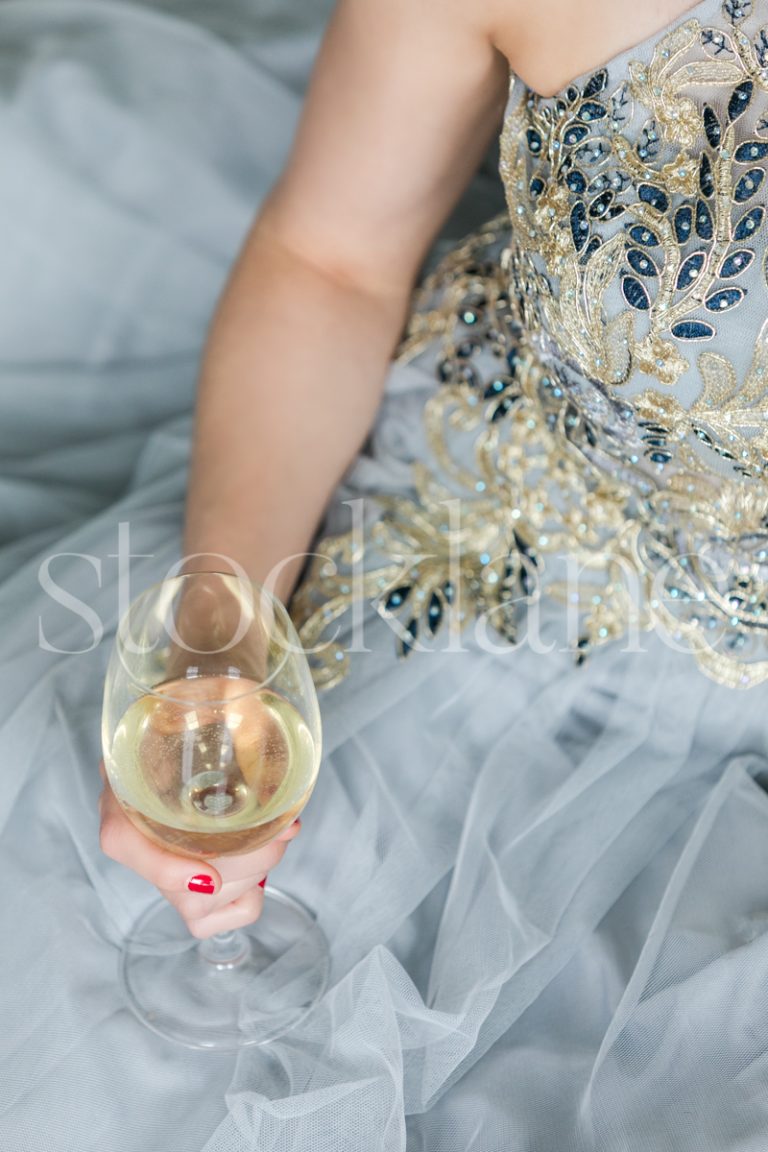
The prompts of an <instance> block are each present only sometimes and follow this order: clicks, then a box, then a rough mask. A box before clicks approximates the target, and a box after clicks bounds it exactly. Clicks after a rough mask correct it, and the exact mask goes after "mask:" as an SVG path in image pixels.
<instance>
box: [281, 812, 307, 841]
mask: <svg viewBox="0 0 768 1152" xmlns="http://www.w3.org/2000/svg"><path fill="white" fill-rule="evenodd" d="M299 832H301V819H300V818H299V817H298V816H297V817H296V819H295V820H294V822H293V824H289V825H288V827H287V828H286V829H285V831H284V832H281V833H280V835H279V836H275V840H277V841H280V840H285V841H286V842H287V843H290V841H291V840H295V839H296V837H297V836H298V834H299Z"/></svg>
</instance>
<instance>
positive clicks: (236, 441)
mask: <svg viewBox="0 0 768 1152" xmlns="http://www.w3.org/2000/svg"><path fill="white" fill-rule="evenodd" d="M693 7H694V4H693V3H692V0H643V2H642V3H641V4H638V3H637V0H537V2H536V3H535V4H532V3H530V2H529V0H474V2H473V3H470V4H468V3H467V2H466V0H340V2H339V3H338V5H337V8H336V11H335V13H334V16H333V18H332V20H331V23H330V26H329V28H328V32H327V35H326V37H325V41H324V44H323V47H322V50H321V53H320V57H319V60H318V64H317V67H316V69H315V73H314V76H313V79H312V83H311V86H310V90H309V94H308V98H307V101H306V104H305V108H304V113H303V118H302V123H301V126H300V129H299V133H298V137H297V140H296V143H295V146H294V150H293V153H292V156H291V159H290V161H289V163H288V165H287V167H286V169H285V171H284V173H283V175H282V177H281V178H280V180H279V181H278V183H277V185H276V187H275V188H274V189H273V191H272V193H271V194H270V196H269V197H268V199H267V201H266V203H265V204H264V205H263V206H262V209H261V211H260V212H259V215H258V216H257V218H256V220H255V222H254V224H253V227H252V228H251V231H250V233H249V235H248V237H247V239H246V242H245V244H244V247H243V249H242V251H241V253H240V256H239V258H238V260H237V262H236V264H235V267H234V269H233V271H232V274H231V277H230V280H229V283H228V285H227V288H226V290H225V292H224V294H223V296H222V299H221V301H220V304H219V307H218V309H217V312H216V315H215V317H214V321H213V324H212V327H211V331H210V334H209V339H208V343H207V350H206V355H205V358H204V363H203V369H202V375H201V381H200V389H199V398H198V406H197V422H196V435H195V442H194V452H193V466H192V473H191V480H190V486H189V495H188V504H187V516H186V531H185V541H184V543H185V553H186V555H188V556H189V555H191V554H193V553H204V554H211V553H217V554H223V555H225V556H228V557H231V558H232V559H234V560H235V561H237V563H238V564H240V565H241V566H242V567H243V568H244V569H245V570H246V571H247V572H248V573H249V575H250V576H251V577H252V578H253V579H254V580H257V581H259V582H268V583H270V585H271V586H272V588H273V589H274V590H275V592H276V593H277V595H278V596H280V597H281V598H282V599H284V600H287V599H288V598H289V597H290V594H291V591H292V589H293V586H294V584H295V582H296V579H297V577H298V574H299V571H300V569H301V565H302V559H301V557H302V556H303V555H304V554H305V553H306V552H307V550H308V548H309V545H310V541H311V539H312V537H313V535H314V533H315V531H316V528H317V525H318V523H319V521H320V519H321V517H322V514H323V511H324V509H325V507H326V505H327V504H328V501H329V500H330V498H331V495H332V493H333V491H334V489H335V487H336V485H337V483H338V482H339V480H340V479H341V477H342V475H343V473H344V471H345V469H346V468H347V467H348V465H349V464H350V463H351V461H352V460H353V459H354V457H355V455H356V453H357V452H358V450H359V448H360V447H361V445H362V443H363V441H364V439H365V436H366V434H367V432H368V430H369V428H370V427H371V425H372V423H373V420H374V418H375V415H376V410H377V408H378V405H379V402H380V399H381V394H382V388H383V384H384V380H385V376H386V372H387V367H388V365H389V362H390V359H391V356H392V353H393V352H394V350H395V347H396V345H397V341H398V338H399V335H400V333H401V331H402V328H403V324H404V321H405V319H406V316H407V311H408V305H409V300H410V297H411V293H412V289H413V285H414V282H415V280H416V277H417V275H418V271H419V268H420V266H421V264H422V261H423V258H424V256H425V254H426V252H427V251H428V249H429V246H430V244H431V243H432V241H433V239H434V237H435V235H436V233H437V231H438V230H439V228H440V226H441V225H442V223H443V221H444V220H445V218H446V217H447V215H448V214H449V212H450V210H451V208H452V207H453V205H454V203H455V202H456V200H457V199H458V197H459V196H460V194H461V192H462V190H463V189H464V187H465V186H466V184H467V183H468V182H469V180H470V178H471V176H472V174H473V172H474V171H475V169H476V167H477V165H478V164H479V162H480V160H481V159H482V157H483V155H484V153H485V151H486V149H487V147H488V145H489V143H490V141H491V138H492V137H493V135H494V133H495V132H498V129H499V127H500V123H501V119H502V117H503V111H504V107H505V103H506V101H507V98H508V92H509V80H510V71H511V72H513V73H514V74H516V75H517V76H519V77H520V78H521V79H522V80H524V81H525V83H526V84H527V85H528V86H529V87H530V88H532V89H533V90H534V91H536V92H539V93H540V94H541V95H543V96H548V95H552V94H554V93H556V92H558V91H560V90H561V89H562V88H563V87H564V86H565V85H566V84H567V83H568V82H569V81H570V80H571V79H572V78H573V77H575V76H579V75H581V74H583V73H585V72H587V71H589V70H591V69H592V68H594V67H597V66H598V65H600V64H601V63H603V62H604V61H606V60H609V59H611V58H612V57H614V56H616V55H617V54H618V53H620V52H622V51H624V50H625V49H628V48H630V47H632V46H633V45H634V44H638V43H640V42H641V41H643V40H645V39H647V38H648V37H650V36H652V35H653V34H654V33H656V32H658V31H661V30H662V29H663V28H665V27H666V26H667V25H668V24H670V23H671V22H672V21H674V20H676V19H678V18H680V17H681V16H683V15H684V14H685V13H686V12H688V11H689V10H691V9H692V8H693ZM233 411H236V412H237V419H236V420H232V418H231V414H232V412H233ZM193 566H194V567H200V568H202V567H206V566H208V567H210V568H213V569H221V568H222V567H223V566H224V565H223V563H222V561H221V559H218V558H214V557H211V558H206V557H205V556H204V557H201V558H199V559H198V560H196V561H195V562H194V564H190V567H193ZM299 827H300V825H299V824H296V825H294V826H293V827H291V828H289V829H288V830H287V831H286V832H285V833H283V835H282V836H281V837H279V839H278V840H276V841H273V843H271V844H270V845H268V846H267V847H266V848H263V849H261V850H259V851H258V852H254V853H252V854H250V855H248V856H241V857H229V858H226V859H218V860H213V861H211V860H203V859H195V860H193V859H189V858H186V857H181V856H176V855H173V854H172V853H170V852H166V851H164V850H163V849H161V848H159V847H157V846H156V845H154V844H152V843H151V842H150V841H149V840H147V839H145V837H144V836H143V835H142V834H141V833H140V832H138V831H137V830H136V829H135V828H134V827H133V825H132V824H131V823H130V822H129V821H128V820H127V818H126V817H125V816H124V815H123V813H122V810H121V809H120V808H119V806H118V804H117V802H116V800H115V798H114V796H113V794H112V792H111V790H110V789H109V786H108V785H107V784H106V783H105V787H104V791H103V793H102V797H101V843H102V847H103V849H104V851H105V852H106V854H107V855H109V856H111V857H112V858H113V859H115V860H117V861H119V862H120V863H122V864H124V865H126V866H128V867H130V868H132V869H133V870H134V871H135V872H137V873H138V874H139V875H141V876H143V877H144V878H145V879H147V880H149V881H150V882H151V883H153V884H154V885H155V886H156V887H157V888H158V889H159V890H160V891H161V893H162V894H163V895H164V896H165V897H166V898H167V899H168V900H169V901H170V902H171V903H172V904H173V905H174V906H175V907H176V908H177V909H178V911H179V913H180V914H181V915H182V916H183V918H184V920H185V921H186V923H187V925H188V926H189V928H190V931H191V932H192V933H193V935H195V936H197V937H199V938H205V937H208V936H211V935H213V934H214V933H216V932H223V931H227V930H229V929H231V928H237V927H241V926H243V925H245V924H248V923H250V922H252V921H253V920H256V919H257V918H258V916H259V915H260V913H261V909H262V904H263V891H262V889H261V888H260V887H259V882H260V881H262V880H263V879H264V877H265V876H266V874H267V873H268V872H270V871H271V870H272V869H273V868H274V867H275V866H276V865H277V864H278V863H279V862H280V860H281V859H282V856H283V854H284V852H285V850H286V848H287V846H288V844H289V843H290V841H291V840H292V839H293V838H294V837H295V836H296V835H297V834H298V831H299ZM200 874H203V875H207V876H210V877H211V879H212V881H213V884H214V887H215V891H214V892H213V893H212V894H201V893H193V892H191V891H190V890H189V889H188V882H189V880H190V879H191V878H192V877H193V876H196V875H200Z"/></svg>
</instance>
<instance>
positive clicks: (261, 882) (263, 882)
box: [259, 876, 267, 888]
mask: <svg viewBox="0 0 768 1152" xmlns="http://www.w3.org/2000/svg"><path fill="white" fill-rule="evenodd" d="M266 886H267V878H266V876H265V877H264V879H263V880H259V888H266Z"/></svg>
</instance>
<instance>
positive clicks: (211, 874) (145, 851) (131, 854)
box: [99, 784, 268, 895]
mask: <svg viewBox="0 0 768 1152" xmlns="http://www.w3.org/2000/svg"><path fill="white" fill-rule="evenodd" d="M99 840H100V843H101V850H102V852H104V854H105V855H106V856H109V857H110V858H111V859H112V860H115V861H117V863H118V864H124V865H125V866H126V867H127V868H131V869H132V870H133V871H134V872H137V873H138V875H139V876H143V877H144V879H145V880H149V882H150V884H154V885H155V886H156V887H157V888H160V889H161V891H163V892H179V893H180V892H184V891H186V890H190V891H195V892H197V893H199V894H202V895H213V894H214V893H215V892H216V891H219V890H220V889H221V886H222V883H223V880H222V877H221V875H220V873H219V871H218V869H217V868H216V867H215V865H214V864H212V863H211V862H210V861H209V860H200V859H195V858H194V857H189V856H178V855H177V854H176V853H175V852H169V851H167V849H165V848H161V847H159V845H157V844H154V843H153V842H152V841H151V840H148V839H147V837H146V836H145V835H144V834H143V833H142V832H140V831H139V830H138V828H136V827H134V825H133V824H132V823H131V821H130V820H129V819H128V817H127V816H126V814H125V813H124V812H123V810H122V808H121V807H120V805H119V804H118V802H117V800H116V799H115V795H114V793H113V791H112V789H111V788H110V787H109V785H108V784H106V785H105V787H104V791H103V792H102V795H101V831H100V835H99ZM266 871H268V869H267V868H266V867H265V868H263V869H262V873H263V872H266Z"/></svg>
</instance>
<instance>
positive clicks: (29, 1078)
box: [0, 0, 768, 1152]
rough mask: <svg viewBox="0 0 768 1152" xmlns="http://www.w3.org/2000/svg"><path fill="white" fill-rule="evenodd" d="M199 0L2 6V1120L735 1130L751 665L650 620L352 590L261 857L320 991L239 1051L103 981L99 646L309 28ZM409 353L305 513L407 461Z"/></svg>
mask: <svg viewBox="0 0 768 1152" xmlns="http://www.w3.org/2000/svg"><path fill="white" fill-rule="evenodd" d="M197 9H198V10H194V9H193V5H191V4H188V5H186V7H185V6H183V5H181V4H179V3H175V4H173V5H171V4H170V3H169V4H168V5H166V6H165V9H164V11H160V10H158V9H155V10H150V8H149V7H146V8H139V7H131V8H129V7H125V6H122V5H119V4H113V3H111V2H110V3H107V2H102V3H91V4H87V3H69V2H63V0H62V2H60V3H55V2H48V3H38V2H36V0H28V2H26V3H18V2H11V0H8V2H5V3H3V4H2V5H1V6H0V81H1V93H0V95H1V99H0V143H1V144H2V156H3V179H2V180H1V181H0V230H2V235H3V244H2V251H3V264H2V270H1V271H0V314H2V316H3V323H2V326H1V334H0V373H1V375H0V451H1V453H2V463H1V466H0V545H1V546H0V579H1V583H0V619H1V620H2V650H1V657H0V676H1V677H2V687H1V689H0V747H1V748H2V761H1V762H0V774H1V775H0V779H2V788H0V828H1V829H2V838H1V839H0V855H1V857H2V861H1V863H0V876H1V877H2V899H1V900H0V921H1V922H2V928H1V929H0V940H2V946H1V947H0V965H1V969H0V1003H1V1005H2V1017H1V1018H2V1028H1V1029H0V1145H1V1146H2V1147H3V1149H4V1150H7V1152H41V1150H42V1149H45V1150H55V1152H64V1150H65V1149H77V1152H88V1150H90V1149H93V1150H94V1152H96V1150H97V1149H98V1150H99V1152H103V1149H105V1148H108V1149H110V1152H146V1150H147V1149H148V1148H160V1147H162V1148H163V1149H164V1150H165V1152H191V1150H192V1149H200V1150H201V1152H202V1150H205V1152H245V1150H246V1149H255V1148H259V1149H264V1150H266V1149H270V1150H274V1152H288V1150H292V1152H309V1150H310V1149H311V1150H312V1152H340V1150H341V1149H350V1152H351V1150H353V1149H354V1150H355V1152H357V1150H360V1149H365V1150H366V1152H368V1150H372V1149H381V1150H382V1152H396V1150H397V1152H402V1150H406V1149H407V1150H408V1152H416V1150H421V1149H424V1150H427V1149H428V1150H434V1152H511V1150H512V1149H514V1150H515V1152H522V1150H524V1149H525V1150H529V1149H530V1150H533V1152H553V1150H555V1149H557V1150H558V1152H593V1150H600V1152H618V1150H621V1152H635V1150H637V1152H641V1150H642V1152H647V1150H648V1149H656V1148H660V1149H661V1148H664V1149H666V1148H674V1149H677V1150H681V1152H682V1150H690V1152H730V1150H734V1152H735V1150H737V1149H738V1150H739V1152H744V1150H747V1149H754V1150H756V1152H757V1150H760V1152H764V1149H765V1148H766V1146H767V1145H768V1095H766V1092H765V1080H766V1074H768V1067H766V1065H767V1064H768V1057H767V1056H766V1053H767V1052H768V1012H767V1011H766V1006H765V986H766V976H767V975H768V796H766V792H765V790H764V785H765V784H766V781H767V780H768V748H767V744H768V737H767V733H766V703H768V690H767V689H766V687H765V686H763V687H762V688H756V689H753V690H751V691H748V692H735V691H732V690H729V689H727V688H724V687H720V686H718V685H716V684H715V683H713V682H712V681H710V680H708V679H707V678H706V677H705V676H704V675H703V674H702V673H701V672H700V671H699V670H698V669H697V667H696V665H695V663H694V661H693V660H692V658H691V657H690V656H688V655H685V654H683V653H680V652H676V651H674V650H673V649H672V648H670V647H668V646H667V645H665V644H663V643H662V642H661V640H660V639H658V638H655V637H653V636H649V637H647V638H646V639H645V641H644V644H643V650H642V651H630V650H626V647H627V646H625V645H624V646H623V645H622V644H621V643H615V644H612V645H608V646H606V647H605V648H603V649H601V650H600V651H598V652H596V653H594V655H593V656H592V657H591V658H590V659H589V660H588V661H587V662H586V663H585V664H584V665H583V666H582V667H578V666H577V664H576V663H575V661H574V659H573V656H572V654H571V653H570V652H568V651H566V650H564V649H563V648H562V647H558V646H556V645H555V647H554V649H553V650H552V651H551V652H549V653H546V654H545V653H543V652H537V651H535V650H534V649H533V648H532V647H530V646H526V645H520V646H517V647H511V646H508V647H504V646H503V645H498V646H496V647H495V648H494V650H492V651H491V650H488V649H487V646H483V645H479V644H477V643H476V642H474V641H473V640H472V638H471V637H469V638H467V640H466V642H465V643H463V644H462V645H460V646H459V647H458V650H440V649H438V650H435V651H432V652H426V653H414V654H412V655H411V656H410V657H409V658H408V659H405V660H403V659H400V658H398V656H397V655H396V651H395V649H396V645H395V643H394V638H393V636H392V632H391V629H390V627H389V626H388V624H387V622H386V621H385V620H382V619H381V618H380V617H379V616H378V615H377V614H376V613H375V612H373V611H372V610H369V611H367V612H366V617H365V626H366V645H365V646H366V647H367V649H368V651H367V652H357V653H356V654H355V655H354V656H353V657H352V664H351V670H350V673H349V675H348V676H347V677H346V679H345V680H344V681H343V682H342V683H341V684H340V685H339V686H338V687H336V688H334V689H333V690H332V691H331V692H329V693H327V694H326V695H325V696H324V697H323V700H322V708H323V723H324V733H325V737H324V738H325V749H326V751H325V757H324V762H323V765H322V769H321V773H320V778H319V783H318V786H317V789H316V792H315V794H314V796H313V798H312V800H311V802H310V805H309V807H308V809H307V812H306V818H305V821H304V829H303V831H302V834H301V836H300V837H299V838H298V840H297V841H296V843H295V844H294V845H293V846H292V847H291V849H290V852H289V853H288V854H287V856H286V858H285V861H284V862H283V864H281V866H280V870H279V877H277V879H279V883H280V885H281V886H282V887H284V888H285V889H286V890H288V891H290V892H294V893H295V894H296V895H298V896H300V898H301V899H302V900H303V901H304V902H305V903H306V904H308V905H309V906H310V907H311V908H312V909H313V910H314V911H315V912H316V914H317V916H318V918H319V921H320V923H321V924H322V926H323V928H324V929H325V932H326V934H327V936H328V938H329V940H330V943H331V952H332V978H331V984H330V988H329V991H328V992H327V993H326V995H325V996H324V998H323V1000H322V1001H321V1002H320V1004H319V1005H318V1006H317V1007H316V1009H315V1010H314V1011H313V1012H312V1013H311V1015H310V1016H309V1017H308V1018H307V1019H306V1020H304V1021H303V1022H302V1023H301V1024H300V1025H299V1026H298V1027H297V1028H296V1029H295V1030H294V1031H293V1032H291V1033H289V1034H288V1036H286V1037H284V1038H283V1039H282V1040H279V1041H277V1042H275V1043H274V1044H272V1045H270V1046H269V1047H268V1048H265V1049H263V1050H262V1049H248V1050H245V1051H243V1052H242V1053H241V1054H240V1055H239V1056H238V1057H237V1058H235V1057H228V1056H212V1055H210V1054H206V1053H199V1052H194V1051H189V1050H187V1049H184V1048H181V1047H175V1046H173V1045H171V1044H169V1043H167V1042H166V1041H163V1040H162V1039H160V1038H159V1037H156V1036H155V1035H154V1034H153V1033H151V1032H149V1031H147V1030H145V1029H144V1028H143V1027H142V1026H141V1025H140V1024H139V1023H138V1022H137V1021H136V1020H135V1019H134V1018H133V1016H132V1015H131V1013H130V1012H129V1010H128V1008H127V1006H126V1004H125V1003H124V1001H123V999H122V997H121V994H120V992H119V989H118V984H117V979H116V965H117V955H118V950H119V947H120V944H121V941H122V939H123V937H124V935H125V934H126V932H127V931H128V929H129V928H130V926H131V924H132V923H133V921H134V920H135V918H136V917H137V916H138V915H139V914H140V913H141V911H142V910H143V909H144V908H145V907H146V906H147V904H148V903H149V901H150V900H151V899H152V898H153V892H152V890H151V889H150V888H149V886H148V885H146V884H145V883H144V882H143V881H141V880H140V879H138V878H137V877H135V876H134V875H133V874H131V873H129V872H127V871H126V870H124V869H122V868H120V867H118V866H117V865H115V864H113V863H111V862H110V861H109V860H107V859H106V858H104V857H103V856H102V854H101V853H100V850H99V846H98V827H97V814H96V799H97V795H98V791H99V787H100V781H99V777H98V772H97V762H98V759H99V755H100V749H99V711H100V696H101V687H102V676H103V671H104V666H105V661H106V654H107V652H106V650H107V648H108V645H109V642H110V639H111V635H112V633H113V632H114V628H115V624H116V620H117V618H118V615H119V612H120V610H121V607H122V606H123V605H122V604H121V590H122V595H123V596H125V594H126V581H125V572H126V570H128V569H129V571H130V584H131V586H132V587H133V588H134V589H135V590H137V591H138V590H139V589H140V588H141V587H143V586H145V585H146V584H148V583H150V582H152V581H154V580H156V579H158V578H160V577H162V575H163V574H164V573H165V572H166V571H167V570H168V568H169V567H170V565H171V564H172V563H173V561H174V560H175V559H176V557H177V555H178V553H179V548H180V528H181V518H182V506H183V496H184V487H185V476H186V464H187V458H188V448H189V435H190V427H191V415H190V413H191V405H192V400H193V394H194V388H195V380H196V371H197V364H198V358H199V353H200V348H201V345H202V342H203V339H204V335H205V328H206V324H207V321H208V318H209V316H210V313H211V310H212V308H213V305H214V301H215V298H216V295H217V293H218V291H219V289H220V287H221V284H222V282H223V279H224V277H225V275H226V271H227V268H228V266H229V264H230V263H231V260H232V259H233V257H234V255H235V252H236V249H237V246H238V243H239V241H240V239H241V238H242V236H243V235H244V232H245V230H246V228H247V226H248V224H249V222H250V219H251V217H252V215H253V212H254V210H255V208H256V207H257V205H258V202H259V200H260V198H261V197H262V196H263V195H264V193H265V192H266V190H267V189H268V187H269V184H270V182H271V181H272V180H273V179H274V176H275V175H276V173H277V171H278V170H279V167H280V164H281V163H282V161H283V158H284V157H285V154H286V151H287V149H288V146H289V144H290V139H291V134H292V131H293V127H294V124H295V120H296V116H297V111H298V107H299V102H300V88H301V83H302V77H303V75H304V74H305V71H306V64H307V61H308V60H309V58H310V56H311V51H312V48H313V45H314V43H315V36H316V28H315V27H314V26H313V25H311V24H307V23H306V22H301V21H297V22H296V26H295V28H294V30H293V31H292V32H291V34H290V35H289V34H288V29H287V27H286V26H285V21H282V22H281V20H280V18H279V17H280V8H279V5H273V6H272V9H270V10H269V11H265V12H264V13H262V15H261V19H257V16H258V13H256V14H255V13H254V11H253V10H252V9H249V8H248V6H247V5H246V4H240V5H235V4H234V3H227V4H226V5H224V4H222V5H221V6H220V7H217V8H216V11H215V19H214V16H213V15H211V14H210V13H209V14H208V17H209V23H211V22H212V23H213V24H214V27H209V26H207V25H206V19H207V18H208V17H206V15H205V11H204V10H205V6H199V5H198V6H197ZM191 14H192V15H194V17H195V19H194V21H192V20H190V19H189V18H188V17H189V16H190V15H191ZM435 387H437V383H436V379H435V373H434V365H433V364H432V363H431V361H430V356H429V350H427V352H426V353H425V354H424V355H422V356H421V357H420V358H419V360H418V361H417V362H416V363H414V364H409V365H404V364H397V365H393V368H392V371H391V373H390V377H389V381H388V388H387V395H386V398H385V401H384V405H383V407H382V411H381V414H380V417H379V420H378V423H377V427H376V429H375V433H374V435H373V437H372V441H371V445H370V450H369V452H368V453H367V455H366V456H365V457H363V458H361V460H360V461H359V463H358V465H357V466H356V467H355V468H354V469H353V471H352V473H351V474H350V476H349V477H348V478H347V481H346V482H345V485H344V487H343V490H342V491H340V492H339V493H338V494H337V498H336V499H335V500H334V503H333V506H332V508H331V512H330V516H331V522H333V520H334V517H336V518H338V517H339V516H341V515H342V511H340V510H341V509H343V501H344V500H349V499H356V498H360V497H365V498H366V499H369V498H370V499H373V498H375V495H376V493H377V492H380V491H387V492H397V491H401V490H406V489H407V487H408V485H409V482H410V479H409V478H410V471H411V465H412V461H413V459H414V457H418V454H419V452H420V451H422V450H423V449H422V440H421V438H420V435H419V413H420V412H421V411H422V409H423V406H424V403H425V401H426V400H427V398H428V397H429V396H430V395H431V394H432V392H433V391H434V389H435ZM254 531H258V525H257V524H254ZM128 553H130V554H131V556H132V559H131V560H130V563H128V561H127V560H126V556H127V554H128ZM121 572H122V576H121ZM548 613H551V619H550V616H549V615H548ZM556 613H557V609H556V608H554V607H553V608H552V609H547V608H546V607H545V608H544V610H543V617H542V628H543V630H544V632H546V631H547V629H548V628H550V627H551V628H552V629H553V630H555V631H556V623H557V622H556V619H555V617H556ZM449 647H450V646H449Z"/></svg>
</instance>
